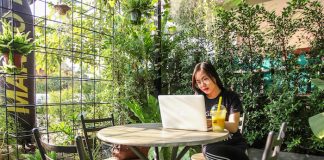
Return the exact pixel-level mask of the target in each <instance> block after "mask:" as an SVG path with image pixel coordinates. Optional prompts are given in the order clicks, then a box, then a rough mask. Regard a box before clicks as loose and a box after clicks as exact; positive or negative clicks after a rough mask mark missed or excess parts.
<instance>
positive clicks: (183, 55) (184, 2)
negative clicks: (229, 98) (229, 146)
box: [0, 0, 324, 160]
mask: <svg viewBox="0 0 324 160" xmlns="http://www.w3.org/2000/svg"><path fill="white" fill-rule="evenodd" d="M323 6H324V0H73V1H71V0H2V1H1V3H0V8H1V10H0V13H1V21H0V26H1V29H0V50H1V52H2V55H1V59H0V75H1V77H0V95H1V98H0V106H1V107H0V135H1V137H0V151H1V154H0V160H12V159H19V160H20V159H28V160H38V159H44V157H42V155H43V154H44V153H46V154H48V156H49V157H51V158H53V159H60V158H61V159H77V160H78V159H81V160H83V159H82V153H80V150H81V152H82V150H84V148H85V150H84V151H85V152H84V153H85V155H88V156H86V157H87V158H86V159H91V160H93V159H95V160H97V159H104V158H109V157H111V156H116V154H117V153H115V152H116V150H117V151H119V150H121V148H123V147H124V146H120V145H103V143H104V142H109V143H110V142H111V141H112V140H111V139H110V138H111V137H114V136H115V138H116V137H118V136H117V135H113V136H111V135H110V136H109V133H103V129H107V127H108V126H109V127H111V126H115V127H116V128H118V127H120V126H124V125H126V128H127V125H130V126H132V125H135V126H136V125H139V126H140V127H143V126H144V129H143V130H144V131H146V129H147V128H145V127H148V128H149V129H154V132H152V133H154V134H155V135H154V136H156V137H154V136H153V135H152V136H151V137H149V138H148V139H147V141H144V139H145V136H146V137H147V135H145V134H147V133H146V132H143V133H142V134H139V135H136V136H137V137H142V136H143V137H144V138H143V137H142V139H140V138H139V139H136V138H137V137H135V140H136V142H134V141H131V142H129V141H127V142H124V141H123V138H124V139H127V138H130V139H131V140H132V138H134V137H131V136H129V137H127V136H126V137H127V138H125V137H123V134H125V135H127V134H132V132H135V131H134V130H133V129H134V128H132V127H130V128H127V129H129V131H128V132H125V133H123V134H120V135H119V138H120V139H119V140H118V142H121V143H120V144H126V147H125V148H126V150H128V152H129V154H131V155H132V156H135V158H138V157H137V156H138V155H141V154H137V156H136V155H135V154H133V153H134V152H135V153H137V152H141V153H142V152H143V155H144V156H143V157H141V156H140V158H142V159H146V157H148V158H147V159H161V160H170V159H176V158H178V159H181V160H190V159H191V158H190V157H191V156H192V155H194V154H196V153H200V152H201V144H205V143H206V142H218V141H222V140H224V139H226V138H227V137H228V136H231V135H229V133H228V134H218V135H216V134H215V133H206V135H205V137H203V138H202V136H201V135H202V134H200V135H196V132H186V131H179V132H174V134H176V133H178V134H176V136H179V135H182V134H190V135H191V134H192V137H191V139H195V138H196V139H197V141H195V140H188V139H190V138H186V137H185V136H183V137H181V138H183V139H181V138H180V137H179V138H175V139H174V140H170V141H168V140H165V139H163V138H165V137H163V136H162V137H159V135H164V136H165V135H167V136H170V135H172V134H171V132H170V133H165V132H163V129H161V128H159V124H160V123H161V113H160V104H159V100H158V96H159V95H194V94H195V93H198V92H196V90H194V89H193V88H194V87H197V86H198V85H199V84H195V83H196V80H195V76H194V78H193V77H192V74H193V71H194V67H195V65H196V64H198V63H199V62H209V63H210V64H212V66H213V67H215V69H216V71H217V73H218V75H219V77H220V80H221V81H222V83H223V86H224V88H226V90H228V91H234V92H235V93H237V94H238V97H239V98H237V99H238V101H240V103H242V107H241V108H243V111H244V114H243V115H244V118H243V117H242V113H240V116H241V120H240V122H242V123H241V124H240V125H239V127H240V129H242V130H241V132H242V135H243V137H244V138H245V140H246V142H247V143H248V146H249V150H248V157H249V159H250V160H257V159H261V157H262V154H263V152H264V150H265V147H266V143H267V136H268V133H270V132H271V131H274V132H275V133H278V134H279V135H276V136H277V139H280V137H281V136H282V137H281V138H282V139H283V142H282V143H280V144H279V146H280V148H279V150H280V153H279V156H278V160H302V159H303V160H305V159H309V160H320V159H321V160H322V159H324V141H323V137H324V135H323V133H324V131H323V130H324V129H323V125H322V124H323V123H324V122H323V119H324V118H323V117H324V112H323V111H324V93H323V92H324V90H323V82H324V68H323V66H324V31H323V28H324V26H323V24H324V23H323V22H324V7H323ZM199 80H201V83H202V84H203V85H204V84H207V83H210V82H209V81H207V82H205V81H206V80H204V79H199ZM212 81H213V82H214V81H216V80H214V79H212ZM194 82H195V83H194ZM215 83H216V82H215ZM217 85H218V84H217ZM224 90H225V89H224ZM202 93H203V92H202ZM219 94H220V92H219ZM205 98H206V97H205ZM220 101H221V100H220ZM220 104H221V102H220V103H219V105H218V106H220ZM206 106H207V105H206ZM215 106H216V105H215ZM204 113H205V112H204ZM209 113H211V112H208V115H209ZM177 114H179V115H180V113H177ZM206 116H207V114H206ZM240 116H237V122H238V118H239V117H240ZM204 118H205V116H204ZM283 122H286V124H287V127H286V128H285V130H284V131H283V134H281V129H280V125H281V124H283ZM86 123H90V129H89V128H88V129H87V126H86ZM142 123H143V126H142V125H141V124H142ZM148 123H152V124H154V125H153V126H154V127H153V128H150V127H152V126H151V124H148ZM99 126H100V127H101V128H100V127H99ZM140 127H138V126H136V127H135V129H136V128H137V129H138V128H140ZM108 129H109V128H108ZM206 130H207V127H206ZM87 131H89V132H91V133H86V132H87ZM98 131H100V134H98ZM114 131H116V133H122V131H119V130H114ZM123 131H125V130H123ZM136 132H138V133H141V131H136ZM279 132H280V133H279ZM110 133H114V132H110ZM148 133H151V132H148ZM172 133H173V132H172ZM37 136H39V141H37ZM76 136H79V137H76ZM133 136H134V135H133ZM172 136H173V135H172ZM195 136H196V137H195ZM209 136H211V137H212V136H214V137H212V138H210V137H209ZM206 137H207V138H206ZM208 137H209V138H208ZM215 137H216V138H215ZM80 138H81V139H82V140H81V141H78V139H79V140H80ZM98 138H99V139H100V141H99V139H98ZM150 138H151V139H150ZM154 138H155V139H154ZM204 138H205V139H204ZM166 139H171V138H166ZM113 140H115V139H113ZM137 140H138V142H137ZM180 140H182V141H180ZM187 140H188V141H187ZM125 141H126V140H125ZM160 141H163V142H160ZM140 142H143V143H140ZM78 143H80V144H83V145H84V146H82V147H79V146H81V145H80V144H79V146H78V147H77V144H78ZM127 144H128V146H127ZM129 144H133V145H129ZM135 144H137V145H135ZM42 145H44V146H43V147H44V148H43V149H42ZM171 146H172V147H171ZM64 147H65V148H64ZM158 147H160V148H159V149H158ZM80 148H81V149H80ZM137 149H138V150H137ZM51 151H52V152H51ZM66 152H68V153H66ZM157 153H158V155H157Z"/></svg>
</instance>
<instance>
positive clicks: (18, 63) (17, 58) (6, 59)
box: [3, 53, 22, 68]
mask: <svg viewBox="0 0 324 160" xmlns="http://www.w3.org/2000/svg"><path fill="white" fill-rule="evenodd" d="M21 57H22V55H21V54H18V53H13V65H14V66H16V67H17V68H21V66H22V65H21ZM3 58H4V59H3V60H4V65H9V64H10V63H9V54H8V53H4V54H3Z"/></svg>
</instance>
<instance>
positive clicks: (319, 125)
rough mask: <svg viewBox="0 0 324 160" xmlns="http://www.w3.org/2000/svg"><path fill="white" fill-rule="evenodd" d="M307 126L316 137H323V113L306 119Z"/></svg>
mask: <svg viewBox="0 0 324 160" xmlns="http://www.w3.org/2000/svg"><path fill="white" fill-rule="evenodd" d="M308 122H309V125H310V127H311V129H312V131H313V133H314V134H315V136H316V137H318V138H320V139H322V138H323V137H324V125H323V124H324V112H322V113H320V114H317V115H315V116H312V117H310V118H309V119H308Z"/></svg>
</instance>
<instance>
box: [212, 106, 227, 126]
mask: <svg viewBox="0 0 324 160" xmlns="http://www.w3.org/2000/svg"><path fill="white" fill-rule="evenodd" d="M211 116H212V128H213V131H224V128H225V118H226V108H225V106H223V105H222V106H221V109H220V110H214V111H213V113H212V115H211Z"/></svg>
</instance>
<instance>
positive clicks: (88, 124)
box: [81, 114, 115, 160]
mask: <svg viewBox="0 0 324 160" xmlns="http://www.w3.org/2000/svg"><path fill="white" fill-rule="evenodd" d="M81 123H82V129H83V134H84V138H85V142H86V148H87V150H88V152H89V158H90V160H94V158H93V155H92V148H95V147H96V137H90V136H89V134H90V133H95V132H97V131H99V130H101V129H103V128H106V127H109V126H114V125H115V122H114V115H113V114H111V116H110V117H108V118H101V119H85V118H84V116H83V115H82V114H81ZM102 123H109V125H102ZM96 124H99V125H96ZM91 141H92V144H90V142H91Z"/></svg>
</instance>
